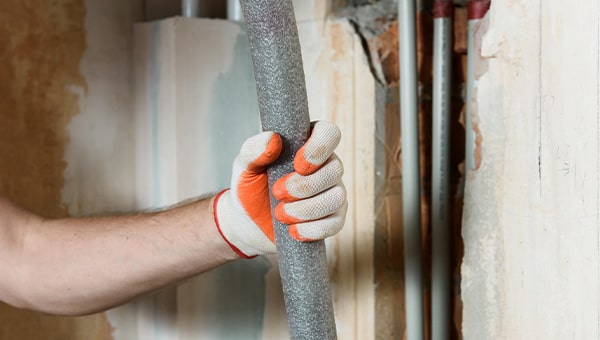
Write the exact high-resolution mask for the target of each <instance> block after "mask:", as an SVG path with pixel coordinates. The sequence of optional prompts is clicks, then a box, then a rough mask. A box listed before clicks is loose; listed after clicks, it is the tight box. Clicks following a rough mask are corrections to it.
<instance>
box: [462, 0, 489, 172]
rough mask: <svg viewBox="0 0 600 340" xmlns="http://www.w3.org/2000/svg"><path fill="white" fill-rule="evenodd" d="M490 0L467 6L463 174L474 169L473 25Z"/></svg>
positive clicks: (476, 1) (473, 1)
mask: <svg viewBox="0 0 600 340" xmlns="http://www.w3.org/2000/svg"><path fill="white" fill-rule="evenodd" d="M490 4H491V0H471V1H469V3H468V6H467V18H468V20H469V36H468V42H467V94H466V98H465V103H466V112H465V130H466V135H465V175H466V174H468V173H469V171H470V170H471V169H475V166H476V165H475V130H474V129H473V101H474V100H475V98H474V96H475V88H476V86H477V84H476V81H475V69H474V65H475V59H476V58H477V54H478V53H479V51H476V50H475V26H476V24H477V23H478V22H479V20H481V18H483V17H484V16H485V14H486V13H487V11H488V9H489V8H490Z"/></svg>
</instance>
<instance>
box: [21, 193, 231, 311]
mask: <svg viewBox="0 0 600 340" xmlns="http://www.w3.org/2000/svg"><path fill="white" fill-rule="evenodd" d="M212 214H213V212H212V199H205V200H201V201H197V202H194V203H190V204H187V205H184V206H180V207H176V208H173V209H170V210H166V211H162V212H156V213H148V214H138V215H131V216H113V217H98V218H95V217H94V218H77V219H73V218H70V219H59V220H41V219H39V222H37V223H30V224H29V227H28V230H27V232H26V234H25V236H24V238H23V243H22V249H21V252H20V254H19V255H18V257H19V259H18V262H19V263H20V266H19V267H20V273H19V275H18V276H17V277H18V279H17V282H16V283H17V284H18V285H19V291H20V292H21V293H20V294H19V300H20V301H17V303H16V304H18V305H20V306H21V307H25V308H29V309H35V310H40V311H44V312H48V313H53V314H69V315H74V314H86V313H91V312H95V311H99V310H103V309H106V308H109V307H112V306H115V305H118V304H121V303H123V302H126V301H127V300H130V299H131V298H133V297H136V296H138V295H141V294H144V293H147V292H151V291H154V290H157V289H159V288H161V287H164V286H167V285H170V284H173V283H176V282H178V281H181V280H183V279H185V278H188V277H190V276H193V275H195V274H198V273H200V272H203V271H206V270H209V269H211V268H214V267H216V266H218V265H221V264H223V263H225V262H227V261H230V260H233V259H236V258H237V255H236V254H235V253H234V252H233V251H232V250H231V248H230V247H229V246H228V245H227V244H226V243H225V242H224V241H223V239H222V238H221V236H220V235H219V234H218V231H217V229H216V227H215V225H214V218H213V215H212Z"/></svg>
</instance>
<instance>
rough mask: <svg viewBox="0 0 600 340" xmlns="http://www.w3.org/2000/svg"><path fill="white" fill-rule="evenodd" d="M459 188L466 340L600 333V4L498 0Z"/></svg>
mask: <svg viewBox="0 0 600 340" xmlns="http://www.w3.org/2000/svg"><path fill="white" fill-rule="evenodd" d="M477 36H478V39H477V40H478V41H480V42H481V59H480V60H479V61H478V64H477V68H478V70H479V76H480V78H479V84H478V94H477V99H476V101H475V102H474V103H471V105H474V106H475V108H476V110H474V111H475V112H476V115H477V117H474V118H476V119H475V120H474V121H477V122H478V125H479V129H480V132H481V137H482V140H481V144H480V146H479V147H480V148H481V155H482V158H481V165H480V167H479V168H478V169H477V170H473V171H470V173H469V175H468V178H467V183H466V194H465V208H464V220H463V222H464V226H463V237H464V242H465V257H464V262H463V267H462V275H463V282H462V294H463V301H464V323H463V333H464V337H465V339H596V338H597V337H598V334H600V329H599V323H598V320H599V319H600V301H599V298H600V288H599V284H600V281H599V276H600V268H599V266H598V264H599V263H600V255H599V254H600V249H599V246H598V245H599V244H600V232H599V230H600V229H599V226H600V214H599V212H600V163H599V162H600V161H599V160H600V118H599V117H600V112H599V105H598V103H599V101H600V92H599V91H600V90H599V86H598V84H599V83H600V73H599V67H600V60H599V56H600V53H599V52H598V51H599V48H600V45H599V40H600V4H599V3H598V2H596V1H584V2H579V3H578V4H577V5H576V6H565V3H564V2H563V1H560V0H535V1H530V0H520V1H494V2H493V3H492V7H491V9H490V11H489V13H488V15H487V18H486V19H485V20H482V21H481V22H480V26H479V27H478V28H477Z"/></svg>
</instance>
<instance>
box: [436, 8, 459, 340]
mask: <svg viewBox="0 0 600 340" xmlns="http://www.w3.org/2000/svg"><path fill="white" fill-rule="evenodd" d="M453 10H454V6H453V3H452V1H451V0H436V1H435V2H434V3H433V18H434V21H433V24H434V31H433V147H432V151H433V156H432V193H431V213H432V217H431V226H432V277H431V335H432V337H431V338H432V339H433V340H445V339H448V338H449V332H450V291H451V289H450V284H451V280H450V276H451V274H450V230H449V227H450V226H449V224H448V205H449V203H450V200H449V197H450V196H449V193H448V190H449V186H448V183H449V182H448V179H449V167H450V162H449V147H450V124H449V122H450V100H451V79H452V17H453V12H454V11H453Z"/></svg>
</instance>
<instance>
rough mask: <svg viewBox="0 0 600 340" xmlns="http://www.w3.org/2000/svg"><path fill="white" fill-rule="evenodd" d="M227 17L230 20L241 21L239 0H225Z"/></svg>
mask: <svg viewBox="0 0 600 340" xmlns="http://www.w3.org/2000/svg"><path fill="white" fill-rule="evenodd" d="M227 19H228V20H232V21H242V20H243V15H242V7H241V6H240V1H239V0H227Z"/></svg>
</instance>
